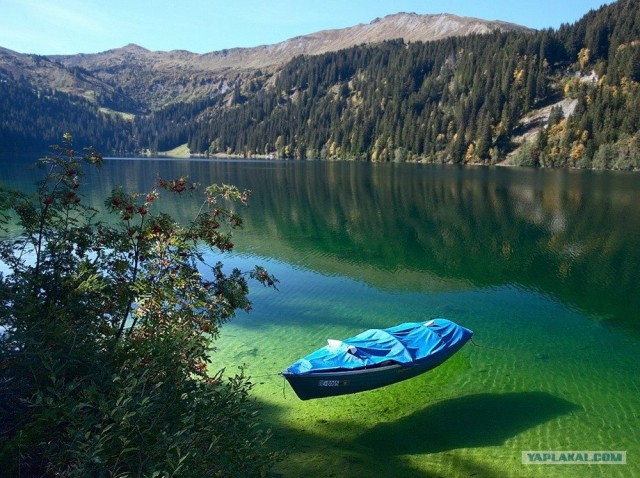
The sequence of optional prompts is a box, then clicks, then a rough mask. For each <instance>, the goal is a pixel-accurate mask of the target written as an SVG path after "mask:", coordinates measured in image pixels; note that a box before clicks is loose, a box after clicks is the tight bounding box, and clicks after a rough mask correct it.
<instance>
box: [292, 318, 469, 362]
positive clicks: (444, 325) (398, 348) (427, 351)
mask: <svg viewBox="0 0 640 478" xmlns="http://www.w3.org/2000/svg"><path fill="white" fill-rule="evenodd" d="M472 335H473V332H472V331H471V330H469V329H466V328H464V327H462V326H460V325H458V324H456V323H454V322H451V321H450V320H447V319H441V318H439V319H433V320H430V321H428V322H407V323H404V324H400V325H396V326H395V327H390V328H388V329H371V330H366V331H364V332H362V333H360V334H358V335H356V336H355V337H351V338H348V339H345V340H342V341H331V342H330V344H329V345H326V346H325V347H323V348H321V349H319V350H316V351H315V352H313V353H311V354H309V355H307V356H306V357H304V358H302V359H300V360H298V361H297V362H296V363H294V364H293V365H291V366H290V367H289V368H288V369H287V370H286V372H289V373H293V374H297V375H304V374H307V373H311V372H318V371H323V370H324V371H327V370H353V369H358V368H367V367H372V366H375V365H380V364H383V363H385V362H386V363H397V364H401V365H406V366H411V365H415V364H419V363H423V362H424V361H426V360H429V359H430V358H431V357H433V358H435V357H436V356H437V355H438V354H439V353H444V352H446V351H447V350H448V349H450V348H451V347H454V346H456V345H458V344H464V343H465V342H466V341H467V340H469V339H470V338H471V336H472Z"/></svg>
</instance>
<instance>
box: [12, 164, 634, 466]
mask: <svg viewBox="0 0 640 478" xmlns="http://www.w3.org/2000/svg"><path fill="white" fill-rule="evenodd" d="M1 169H2V170H1V171H0V183H2V184H10V185H14V186H24V185H26V184H28V183H30V182H31V180H32V176H33V172H31V171H29V170H27V169H25V168H24V167H22V163H20V164H17V163H16V164H13V163H11V162H9V161H8V160H4V161H3V167H2V168H1ZM183 175H187V176H189V178H190V179H191V180H193V181H196V182H199V183H202V184H210V183H231V184H235V185H237V186H238V187H240V188H246V189H250V190H251V191H252V194H251V199H250V205H249V207H248V208H243V209H241V211H240V213H241V214H242V216H243V218H244V220H245V225H244V229H243V230H242V231H240V232H238V233H237V235H236V248H235V249H234V252H233V253H232V254H225V255H223V256H222V257H221V260H223V261H224V262H225V264H227V265H229V266H238V267H240V268H241V269H243V268H244V269H249V268H250V267H251V266H253V265H254V264H261V265H264V266H265V267H267V269H268V270H269V272H271V273H273V274H275V275H276V276H277V278H278V279H279V281H280V282H279V284H278V289H279V290H277V291H274V290H271V289H266V288H262V287H261V286H259V285H254V286H253V289H252V292H251V298H252V300H253V311H252V312H251V313H249V314H246V313H244V312H243V313H240V314H239V315H238V317H237V318H236V319H235V320H233V321H232V322H231V323H229V324H227V325H225V326H224V328H223V332H222V336H221V338H220V340H219V341H218V342H217V343H216V347H217V350H216V352H215V353H214V355H213V367H214V368H215V369H219V368H221V367H226V369H227V371H229V372H233V371H235V370H237V367H238V366H239V365H241V364H245V365H246V370H247V373H248V374H249V375H251V376H252V377H254V383H255V388H254V396H255V397H256V399H257V400H258V401H259V402H260V403H261V405H262V407H263V411H264V417H265V420H266V422H267V423H268V425H269V426H270V427H271V428H272V430H273V432H274V437H273V439H272V440H271V445H272V446H273V447H274V448H285V449H287V451H288V456H287V458H286V460H285V461H283V462H282V463H280V464H279V465H278V466H277V467H276V471H277V472H278V473H281V474H282V476H286V477H298V476H317V477H327V476H332V477H354V476H393V477H402V476H412V477H414V476H417V477H422V476H424V477H432V476H433V477H450V476H476V477H485V476H487V477H491V476H515V477H520V476H523V477H524V476H532V477H543V476H545V477H546V476H549V474H551V475H553V476H563V477H564V476H568V477H573V476H576V477H588V476H639V475H640V460H638V458H637V450H639V449H640V399H639V398H638V397H639V396H640V360H638V357H640V313H639V311H640V207H639V206H638V201H639V199H638V198H640V176H638V174H637V173H636V174H634V173H613V172H591V171H546V170H528V169H507V168H480V167H476V168H459V167H444V166H428V165H418V164H370V163H352V162H311V161H308V162H278V161H234V160H216V161H185V160H176V161H173V160H149V159H145V160H127V159H112V160H107V161H106V162H105V167H104V168H103V170H102V172H101V173H100V174H97V173H91V174H90V175H88V177H87V178H86V180H87V181H88V183H89V185H90V195H89V196H90V200H91V201H93V202H95V203H96V204H100V203H101V197H103V195H104V194H105V193H107V192H109V191H110V190H111V188H112V187H114V186H115V185H120V184H121V185H123V186H125V187H126V188H129V189H131V190H141V191H144V190H147V189H149V188H151V187H152V186H153V184H154V183H155V181H156V180H157V178H158V177H162V178H165V179H168V178H173V177H179V176H183ZM196 206H197V202H196V201H195V200H193V201H192V200H188V199H187V200H186V201H183V202H181V203H179V204H174V203H167V204H165V207H167V208H168V209H169V210H170V211H171V212H173V213H174V214H176V215H178V216H179V217H188V216H189V215H191V214H193V213H194V209H195V207H196ZM433 317H445V318H448V319H451V320H453V321H455V322H457V323H460V324H461V325H464V326H465V327H467V328H470V329H472V330H473V331H474V332H475V336H474V341H475V345H474V344H471V343H468V344H467V345H465V347H464V348H463V349H462V350H461V351H460V352H458V353H457V354H456V355H455V356H454V357H453V358H452V359H450V360H449V361H447V362H446V363H445V364H443V365H441V366H440V367H438V368H437V369H435V370H433V371H431V372H429V373H427V374H424V375H421V376H419V377H417V378H414V379H411V380H408V381H405V382H401V383H399V384H396V385H392V386H389V387H386V388H382V389H379V390H375V391H370V392H365V393H361V394H356V395H351V396H341V397H334V398H327V399H321V400H310V401H305V402H303V401H300V400H299V399H298V398H297V397H296V396H295V394H294V393H293V391H292V390H291V389H290V388H289V386H288V384H286V383H285V382H284V379H283V378H282V377H280V376H279V375H278V372H279V371H281V370H283V369H284V368H286V367H287V366H288V365H290V364H291V363H293V362H294V361H295V360H297V359H298V358H299V357H301V356H304V355H306V354H307V353H309V352H311V351H313V350H315V349H317V348H318V347H321V346H322V345H324V344H325V343H326V339H328V338H335V339H342V338H346V337H349V336H352V335H355V334H357V333H358V332H360V331H362V330H364V329H368V328H380V327H389V326H392V325H395V324H398V323H400V322H405V321H421V320H427V319H429V318H433ZM530 450H541V451H544V450H577V451H601V450H604V451H626V452H627V453H628V456H627V464H626V465H593V464H591V465H574V466H565V465H544V466H543V465H524V464H522V462H521V456H522V452H523V451H530Z"/></svg>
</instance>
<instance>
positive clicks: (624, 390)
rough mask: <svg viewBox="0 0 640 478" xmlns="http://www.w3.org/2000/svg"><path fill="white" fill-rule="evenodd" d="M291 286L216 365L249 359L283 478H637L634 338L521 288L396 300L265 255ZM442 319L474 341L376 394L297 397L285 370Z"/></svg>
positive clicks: (275, 295)
mask: <svg viewBox="0 0 640 478" xmlns="http://www.w3.org/2000/svg"><path fill="white" fill-rule="evenodd" d="M236 261H239V262H240V263H244V262H246V263H247V265H248V264H249V263H253V262H255V261H258V262H260V263H265V262H266V265H267V267H268V268H269V269H270V270H273V271H274V272H275V273H276V275H279V276H281V277H286V278H287V281H286V283H282V284H281V287H280V290H279V291H270V290H257V291H256V292H255V294H254V296H253V300H254V312H252V313H251V314H242V315H240V316H239V317H238V318H237V319H235V320H234V321H233V322H231V323H230V324H228V325H225V326H224V329H223V334H222V337H221V339H220V340H219V341H218V342H217V344H216V347H217V350H216V352H215V353H214V354H213V360H214V363H213V367H214V368H219V367H220V366H225V367H227V370H228V371H232V370H234V367H236V366H237V365H238V364H245V366H246V373H247V374H248V375H250V376H252V377H254V378H253V380H252V381H253V382H254V383H255V388H254V396H255V397H256V399H257V400H258V402H259V403H260V404H261V406H262V408H263V413H264V418H265V421H266V423H267V424H268V426H269V427H271V428H272V430H273V432H274V437H273V438H272V440H271V446H272V447H273V448H274V449H283V450H286V458H285V460H284V461H283V462H281V463H280V464H279V465H278V466H277V467H276V472H278V473H281V474H282V476H292V477H293V476H318V477H321V476H326V477H329V476H333V477H343V476H344V477H348V476H350V477H352V476H385V477H386V476H389V477H404V476H406V477H414V476H417V477H421V476H424V477H457V476H486V477H492V476H496V477H498V476H514V477H520V476H522V477H525V476H549V475H550V474H551V476H576V477H584V476H637V474H638V473H640V466H639V465H638V463H637V462H634V456H635V453H634V451H635V450H638V449H639V448H640V436H639V432H638V430H640V403H639V401H638V396H640V378H639V377H640V365H639V362H638V360H637V357H638V353H639V352H640V347H639V345H638V342H637V340H635V339H632V338H629V337H628V336H626V335H625V334H624V333H620V331H618V330H616V329H615V328H611V327H609V326H607V325H606V324H603V323H600V322H598V321H594V320H593V318H591V317H586V316H585V315H584V314H583V313H581V312H580V311H578V310H575V309H573V308H569V307H566V306H564V305H563V304H562V303H560V302H559V301H557V300H555V299H554V298H552V297H550V296H547V295H544V294H542V293H540V292H537V291H532V290H528V289H525V288H521V287H517V286H509V285H508V286H503V287H491V288H485V289H472V290H462V291H443V292H439V293H420V292H402V291H390V290H384V289H380V288H376V287H372V286H370V285H367V284H366V283H363V282H359V281H355V280H350V279H346V278H341V277H336V276H333V275H323V274H319V273H317V272H313V271H311V270H308V269H304V268H299V267H293V266H291V265H289V264H283V263H280V262H277V261H273V260H270V259H267V258H258V257H252V256H239V257H237V258H235V259H234V261H233V262H234V263H235V262H236ZM433 317H445V318H448V319H450V320H453V321H456V322H457V323H459V324H462V325H464V326H465V327H468V328H470V329H472V330H474V332H475V335H474V341H473V343H471V342H470V343H468V344H467V345H465V346H464V347H463V349H462V350H460V351H459V352H458V353H457V354H456V355H454V356H453V357H452V358H451V359H449V360H448V361H447V362H445V363H444V364H443V365H441V366H439V367H438V368H436V369H435V370H433V371H430V372H428V373H426V374H423V375H421V376H418V377H416V378H413V379H410V380H407V381H404V382H400V383H398V384H395V385H391V386H388V387H384V388H381V389H378V390H374V391H370V392H363V393H359V394H353V395H348V396H341V397H333V398H324V399H316V400H309V401H301V400H299V399H298V398H297V397H296V396H295V394H294V392H293V391H292V390H291V388H289V386H288V384H286V383H284V379H283V378H282V377H281V376H279V375H277V372H278V371H280V370H282V369H284V368H286V367H287V366H288V365H290V363H292V362H294V361H295V360H296V359H297V358H299V357H301V356H304V355H306V354H307V353H309V352H311V351H313V350H315V349H316V348H318V347H320V346H323V345H324V344H325V343H326V339H327V338H337V339H341V338H346V337H348V336H350V335H353V334H354V333H357V332H359V331H361V330H364V329H367V328H381V327H389V326H392V325H395V324H397V323H400V322H404V321H420V320H426V319H429V318H433ZM544 450H549V451H550V450H554V451H555V450H565V451H569V450H584V451H598V450H610V451H620V450H623V451H626V452H627V453H628V455H629V458H628V459H627V463H626V464H621V465H613V464H575V465H541V464H523V463H522V453H523V452H525V451H544Z"/></svg>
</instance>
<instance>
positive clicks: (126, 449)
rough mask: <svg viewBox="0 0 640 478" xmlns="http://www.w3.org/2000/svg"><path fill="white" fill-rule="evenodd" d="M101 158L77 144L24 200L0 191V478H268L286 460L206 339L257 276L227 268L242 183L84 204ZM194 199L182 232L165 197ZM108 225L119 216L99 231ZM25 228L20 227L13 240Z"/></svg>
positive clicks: (258, 272)
mask: <svg viewBox="0 0 640 478" xmlns="http://www.w3.org/2000/svg"><path fill="white" fill-rule="evenodd" d="M102 163H103V157H102V155H101V154H100V153H99V152H97V151H95V150H87V151H84V153H83V152H82V151H77V150H75V149H73V146H72V142H71V135H65V136H64V139H63V143H62V144H61V145H59V146H56V147H54V148H53V151H52V153H51V154H50V155H48V156H46V157H45V158H42V159H41V160H40V161H39V164H38V165H39V166H40V167H41V168H42V170H43V172H44V177H43V179H41V180H39V181H38V182H37V183H36V186H37V187H36V190H35V192H34V193H33V194H31V195H29V194H27V193H23V192H20V191H10V190H6V189H0V263H2V265H3V269H4V270H3V274H2V275H0V331H1V335H0V469H1V470H2V472H3V473H5V474H6V475H7V476H24V477H36V476H65V477H68V478H84V477H87V476H181V477H191V478H200V477H204V476H247V477H254V476H255V477H258V476H260V477H261V476H265V475H266V473H267V472H268V470H269V469H270V468H271V466H272V465H273V463H274V462H275V460H276V458H277V453H275V452H272V451H269V450H268V449H266V448H265V443H266V442H267V440H268V439H269V438H270V436H271V433H270V432H269V431H268V430H265V429H264V428H263V426H262V423H261V420H260V418H259V417H258V412H259V410H258V407H257V405H256V403H255V402H254V400H252V399H251V398H250V395H249V393H250V391H251V389H252V387H253V384H252V382H251V381H250V380H249V378H248V377H246V376H245V375H244V373H243V372H242V370H241V371H240V372H239V373H235V374H232V375H230V376H223V372H224V371H223V370H217V369H213V370H210V369H211V368H212V366H211V364H212V357H211V352H212V350H213V342H214V341H215V339H216V338H218V336H219V335H220V328H221V327H222V326H223V324H225V323H226V322H228V321H229V320H231V319H233V318H234V317H235V315H236V312H237V311H239V310H244V311H247V312H248V311H249V310H250V309H251V302H250V300H249V297H248V294H249V283H250V282H252V283H257V284H262V285H264V286H266V287H273V288H275V283H276V282H277V280H276V279H275V278H274V277H273V276H272V275H270V274H269V273H268V272H267V271H266V270H265V269H264V268H262V267H260V266H255V267H254V268H252V269H249V270H245V271H240V270H239V269H237V268H234V269H232V270H227V269H226V268H223V263H222V262H217V263H215V264H209V263H207V261H206V259H205V258H204V257H203V254H202V251H203V249H209V250H214V251H217V252H219V253H224V252H228V251H231V250H232V249H233V246H234V245H233V243H232V242H231V237H232V233H233V232H234V231H235V230H236V229H237V228H239V227H240V226H241V224H242V219H241V218H240V216H238V215H237V213H235V212H233V211H231V210H230V209H227V208H226V207H225V206H222V204H231V203H240V204H241V205H242V204H246V202H247V198H248V192H246V191H240V190H238V189H237V188H236V187H234V186H229V185H215V184H214V185H211V186H209V187H206V188H205V189H203V190H201V189H199V186H198V185H196V184H194V183H189V182H188V181H187V179H186V178H184V177H181V178H176V179H162V178H161V179H158V181H157V184H156V187H154V188H153V189H151V190H150V191H145V192H135V191H134V192H132V191H125V190H124V189H122V187H116V188H115V189H113V191H112V192H111V194H110V195H108V196H107V197H106V198H104V203H103V204H104V206H103V207H102V208H100V209H97V208H96V207H94V206H93V205H89V204H88V201H87V198H86V196H85V195H84V194H85V191H84V188H83V186H85V187H86V185H84V184H83V181H82V177H83V171H84V168H90V167H98V168H99V167H101V166H102ZM196 194H200V198H201V201H202V205H201V207H200V208H199V209H196V211H194V212H193V217H192V218H191V220H189V218H187V217H183V216H181V217H180V221H181V222H180V223H178V222H177V220H176V219H174V218H173V217H171V216H170V215H169V214H167V213H163V212H160V211H157V199H158V198H159V197H160V196H161V195H168V196H173V197H174V198H175V199H176V200H180V198H182V197H184V196H186V195H190V196H192V197H193V196H194V195H196ZM99 214H102V215H107V214H110V217H111V219H112V220H111V221H109V220H107V221H105V222H102V221H101V220H98V219H97V216H98V215H99ZM16 229H17V230H16Z"/></svg>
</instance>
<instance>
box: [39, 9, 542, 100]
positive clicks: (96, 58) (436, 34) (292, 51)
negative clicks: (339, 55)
mask: <svg viewBox="0 0 640 478" xmlns="http://www.w3.org/2000/svg"><path fill="white" fill-rule="evenodd" d="M494 30H499V31H519V32H527V31H532V30H530V29H527V28H525V27H522V26H519V25H515V24H511V23H506V22H499V21H486V20H480V19H476V18H465V17H459V16H456V15H447V14H441V15H418V14H415V13H398V14H395V15H389V16H386V17H384V18H378V19H376V20H374V21H372V22H371V23H369V24H366V25H365V24H360V25H356V26H353V27H349V28H344V29H335V30H324V31H320V32H317V33H312V34H309V35H304V36H299V37H295V38H292V39H290V40H286V41H284V42H281V43H277V44H273V45H262V46H257V47H253V48H233V49H228V50H222V51H216V52H211V53H206V54H202V55H201V54H196V53H191V52H188V51H183V50H175V51H169V52H163V51H149V50H146V49H144V48H142V47H139V46H137V45H133V44H130V45H127V46H125V47H124V48H119V49H115V50H109V51H106V52H102V53H96V54H80V55H68V56H60V55H58V56H49V57H48V58H49V59H50V60H52V61H54V62H56V63H59V64H61V65H63V66H65V67H67V68H79V69H81V71H86V72H88V73H89V74H91V75H92V76H95V77H96V78H98V79H99V80H101V81H104V82H106V83H109V84H113V85H116V84H117V85H118V86H120V87H122V88H123V90H124V91H125V92H126V93H127V94H130V95H131V96H133V97H135V98H136V99H139V100H142V101H143V103H144V104H146V105H147V107H148V109H150V110H153V109H157V108H159V107H162V106H164V105H166V104H167V103H170V102H175V101H192V100H193V99H194V98H196V97H203V96H207V95H217V94H219V93H220V92H221V91H222V92H225V91H226V90H227V89H228V88H229V80H228V79H229V78H233V77H234V76H236V75H241V76H247V75H249V76H250V75H251V74H252V73H253V72H255V71H256V70H260V69H267V70H273V69H274V68H277V67H278V66H281V65H283V64H285V63H286V62H288V61H289V60H291V59H292V58H294V57H296V56H299V55H307V56H310V55H319V54H322V53H326V52H331V51H338V50H341V49H345V48H350V47H353V46H356V45H361V44H373V43H380V42H383V41H386V40H392V39H398V38H401V39H403V40H404V41H405V42H416V41H434V40H439V39H442V38H447V37H451V36H459V35H471V34H484V33H490V32H492V31H494Z"/></svg>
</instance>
